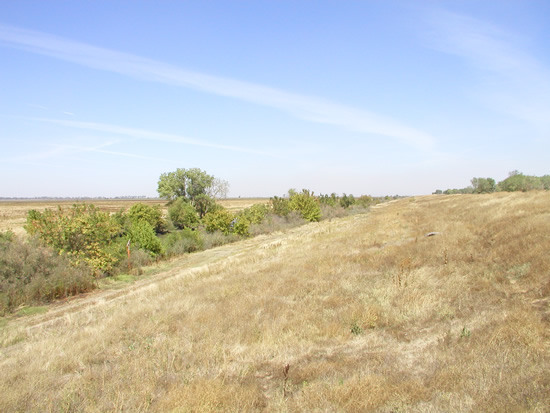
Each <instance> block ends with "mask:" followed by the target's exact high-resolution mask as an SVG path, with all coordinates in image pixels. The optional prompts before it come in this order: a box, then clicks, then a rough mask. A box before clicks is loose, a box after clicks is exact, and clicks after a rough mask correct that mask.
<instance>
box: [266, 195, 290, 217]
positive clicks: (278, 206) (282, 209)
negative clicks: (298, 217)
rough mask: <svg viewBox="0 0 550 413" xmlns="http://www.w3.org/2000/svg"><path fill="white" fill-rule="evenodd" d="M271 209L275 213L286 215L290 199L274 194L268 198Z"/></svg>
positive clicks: (288, 210) (288, 211)
mask: <svg viewBox="0 0 550 413" xmlns="http://www.w3.org/2000/svg"><path fill="white" fill-rule="evenodd" d="M270 201H271V210H272V211H273V213H274V214H275V215H278V216H280V217H286V216H287V215H288V214H289V213H290V201H289V200H288V199H287V198H279V197H278V196H274V197H273V198H271V199H270Z"/></svg>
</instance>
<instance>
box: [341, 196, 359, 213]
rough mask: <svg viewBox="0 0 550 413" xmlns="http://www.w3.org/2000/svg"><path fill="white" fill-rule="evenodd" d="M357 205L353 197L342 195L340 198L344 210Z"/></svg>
mask: <svg viewBox="0 0 550 413" xmlns="http://www.w3.org/2000/svg"><path fill="white" fill-rule="evenodd" d="M352 205H355V197H354V196H353V195H351V194H350V195H346V194H344V195H342V197H341V198H340V206H341V207H342V208H344V209H345V208H349V207H350V206H352Z"/></svg>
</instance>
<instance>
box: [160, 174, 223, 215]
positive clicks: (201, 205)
mask: <svg viewBox="0 0 550 413" xmlns="http://www.w3.org/2000/svg"><path fill="white" fill-rule="evenodd" d="M228 187H229V184H228V183H227V182H226V181H223V180H219V179H218V180H217V179H216V178H214V177H213V176H212V175H209V174H207V173H206V172H204V171H202V170H200V169H199V168H191V169H181V168H180V169H177V170H176V171H174V172H167V173H163V174H162V175H161V176H160V178H159V181H158V189H157V191H158V193H159V195H160V197H161V198H166V199H168V200H170V201H171V202H173V201H175V200H176V199H178V198H182V199H184V200H185V201H186V202H189V203H190V204H191V205H192V206H193V207H194V208H195V210H196V211H197V213H198V214H199V216H200V218H202V217H204V215H205V214H206V213H207V212H209V211H212V210H213V208H215V200H214V196H222V195H223V196H225V195H226V194H227V188H228Z"/></svg>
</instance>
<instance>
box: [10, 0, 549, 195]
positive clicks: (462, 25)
mask: <svg viewBox="0 0 550 413" xmlns="http://www.w3.org/2000/svg"><path fill="white" fill-rule="evenodd" d="M549 39H550V2H548V1H483V2H481V1H415V2H411V1H383V2H382V1H211V2H204V1H181V2H176V1H154V2H153V1H149V2H146V1H74V2H68V1H26V0H18V1H0V62H1V65H0V144H1V145H0V147H1V151H0V174H1V176H2V179H1V181H0V197H34V196H63V197H65V196H67V197H70V196H122V195H147V196H156V194H157V193H156V189H157V181H158V178H159V176H160V174H161V173H163V172H170V171H174V170H176V169H177V168H195V167H196V168H201V169H203V170H205V171H207V172H208V173H210V174H212V175H214V176H216V177H218V178H221V179H224V180H227V181H228V182H229V183H230V193H229V195H230V196H243V197H244V196H272V195H282V194H284V193H286V192H287V190H288V189H290V188H296V189H298V190H299V189H302V188H308V189H311V190H313V191H315V192H316V193H331V192H337V193H339V194H340V193H344V192H345V193H353V194H354V195H361V194H371V195H385V194H392V195H393V194H400V195H415V194H417V195H420V194H428V193H431V192H432V191H434V190H435V189H446V188H453V187H464V186H467V185H468V184H469V181H470V179H471V178H472V177H474V176H480V177H493V178H495V179H496V180H497V181H499V180H502V179H504V178H506V176H507V174H508V172H509V171H512V170H520V171H522V172H524V173H526V174H530V175H544V174H548V173H550V162H549V159H550V155H549V154H550V41H549Z"/></svg>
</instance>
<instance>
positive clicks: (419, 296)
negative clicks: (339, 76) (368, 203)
mask: <svg viewBox="0 0 550 413" xmlns="http://www.w3.org/2000/svg"><path fill="white" fill-rule="evenodd" d="M549 218H550V194H549V193H547V192H545V193H541V192H529V193H498V194H492V195H475V196H474V195H472V196H468V195H462V196H428V197H419V198H416V199H414V198H412V199H403V200H400V201H397V202H392V203H388V204H384V205H381V206H378V207H376V208H373V210H372V212H370V213H369V214H367V215H355V216H351V217H346V218H341V219H333V220H332V221H330V222H322V223H315V224H310V225H307V226H304V227H300V228H294V229H291V230H288V231H287V232H285V233H278V234H272V235H262V236H260V237H258V238H255V239H253V240H246V241H243V242H240V243H236V244H232V245H226V246H223V247H220V248H217V249H214V250H212V251H205V252H202V253H199V254H193V255H191V256H189V257H187V258H185V259H182V260H179V261H176V262H175V263H174V265H176V266H175V267H174V268H172V269H169V270H168V271H167V272H166V273H162V274H158V275H155V276H152V278H150V279H148V280H145V279H144V280H141V281H140V282H137V283H136V285H135V286H133V287H131V289H128V290H127V291H118V292H117V295H116V296H115V295H113V296H109V295H108V294H113V293H112V292H110V293H108V292H99V293H97V294H96V295H92V296H91V297H88V298H87V299H86V300H84V299H83V303H82V305H80V306H76V305H72V306H71V305H70V303H68V304H65V305H61V306H60V307H58V308H56V309H52V310H51V311H50V312H49V314H48V313H46V314H37V315H34V316H32V317H27V318H24V319H19V320H8V322H7V324H6V325H4V326H3V327H1V330H0V343H1V349H0V351H1V355H0V369H1V371H2V372H3V374H2V377H1V378H0V411H6V412H9V411H31V412H32V411H36V412H38V411H40V412H43V411H137V412H139V411H162V412H165V411H174V412H186V411H281V412H294V411H331V412H332V411H341V412H346V411H349V412H355V411H379V412H396V411H411V412H440V411H446V412H464V411H472V412H474V411H475V412H477V411H503V412H506V411H514V412H516V411H534V412H544V411H548V406H550V375H549V374H548V371H549V370H550V328H549V324H550V316H549V313H550V306H549V302H550V298H549V295H550V282H549V280H548V274H549V273H550V260H548V257H547V251H549V250H550V237H549V236H548V234H549V233H550V219H549ZM430 232H437V233H438V234H437V235H433V236H430V237H427V236H426V234H428V233H430ZM193 268H195V269H193ZM64 309H65V310H64ZM46 321H47V322H46ZM287 366H288V368H287Z"/></svg>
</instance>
